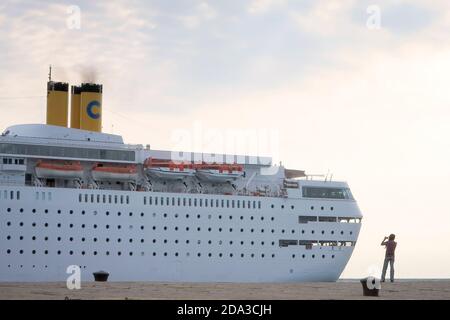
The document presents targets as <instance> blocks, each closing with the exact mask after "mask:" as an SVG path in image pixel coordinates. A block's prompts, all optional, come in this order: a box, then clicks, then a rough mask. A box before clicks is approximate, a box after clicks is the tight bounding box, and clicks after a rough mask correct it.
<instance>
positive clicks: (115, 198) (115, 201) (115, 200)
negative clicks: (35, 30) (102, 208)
mask: <svg viewBox="0 0 450 320" xmlns="http://www.w3.org/2000/svg"><path fill="white" fill-rule="evenodd" d="M117 198H118V197H117V195H115V196H114V203H116V204H117Z"/></svg>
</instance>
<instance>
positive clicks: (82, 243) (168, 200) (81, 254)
mask: <svg viewBox="0 0 450 320" xmlns="http://www.w3.org/2000/svg"><path fill="white" fill-rule="evenodd" d="M150 197H152V202H151V203H150ZM144 198H145V200H144ZM172 198H174V199H173V200H172ZM178 198H181V199H183V198H184V199H188V200H189V198H190V199H191V200H192V201H194V199H195V198H196V199H197V200H198V201H200V199H202V200H203V204H204V203H205V202H206V201H208V202H211V201H212V202H211V203H219V202H221V201H222V200H224V201H225V202H226V200H228V201H230V202H231V201H232V200H234V201H236V202H237V201H238V200H239V201H245V202H246V203H247V204H249V202H248V201H250V204H251V208H248V205H246V207H245V208H243V207H242V206H241V207H240V208H233V209H231V208H223V207H210V206H208V207H205V206H204V205H203V206H202V207H199V206H197V207H193V206H191V207H189V206H182V205H178V203H181V204H182V203H183V202H182V200H181V202H178ZM105 199H106V203H104V201H105ZM109 199H112V202H117V203H111V204H110V203H108V202H109ZM156 199H159V201H158V202H156ZM216 201H217V202H216ZM253 201H255V202H256V207H255V208H253ZM272 205H273V206H274V207H273V208H272ZM291 206H294V209H292V207H291ZM312 206H314V207H315V208H320V207H321V206H323V207H324V210H323V211H321V210H320V211H319V212H311V211H310V208H311V207H312ZM331 207H333V211H331V210H330V208H331ZM282 208H283V209H282ZM316 210H317V209H316ZM0 211H1V212H0V226H1V227H0V228H1V236H2V241H1V242H0V252H1V261H0V281H65V280H66V279H67V277H68V276H69V275H68V274H66V269H67V267H68V266H70V265H78V266H80V267H81V272H82V280H83V281H92V280H93V276H92V273H93V272H95V271H99V270H105V271H107V272H109V273H110V280H111V281H183V282H190V281H195V282H197V281H212V282H291V281H336V280H337V279H338V278H339V276H340V274H341V272H342V271H343V269H344V268H345V266H346V264H347V262H348V260H349V258H350V256H351V254H352V251H353V248H354V247H353V246H348V247H347V246H341V247H334V246H333V247H332V246H329V247H327V246H314V247H313V248H312V249H309V250H308V249H306V247H305V246H300V245H297V246H289V247H280V246H279V240H280V239H298V240H300V239H307V240H319V239H324V238H326V239H329V240H342V241H356V239H357V237H358V234H359V230H360V223H339V222H313V223H307V224H300V223H299V221H298V216H299V215H304V214H305V213H310V214H323V213H326V214H327V215H328V216H330V215H333V216H339V215H344V214H345V215H353V216H360V212H359V209H358V207H357V205H356V203H355V202H354V201H339V200H335V201H330V200H320V199H318V200H310V199H289V198H288V199H283V198H265V197H249V196H246V197H244V196H230V195H192V194H191V195H189V194H177V193H155V192H130V191H110V190H75V189H68V188H66V189H63V188H35V187H28V186H26V187H7V186H0ZM230 216H231V219H230ZM241 217H242V218H241ZM313 232H314V233H313Z"/></svg>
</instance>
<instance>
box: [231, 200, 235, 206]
mask: <svg viewBox="0 0 450 320" xmlns="http://www.w3.org/2000/svg"><path fill="white" fill-rule="evenodd" d="M231 207H232V208H234V200H231Z"/></svg>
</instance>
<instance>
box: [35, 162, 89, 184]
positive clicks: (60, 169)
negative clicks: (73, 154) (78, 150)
mask: <svg viewBox="0 0 450 320" xmlns="http://www.w3.org/2000/svg"><path fill="white" fill-rule="evenodd" d="M36 176H37V177H38V178H40V179H65V180H70V179H82V178H83V176H84V170H83V167H82V166H81V164H80V162H77V161H66V162H46V161H38V163H37V164H36Z"/></svg>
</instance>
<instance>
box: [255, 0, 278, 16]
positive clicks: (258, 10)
mask: <svg viewBox="0 0 450 320" xmlns="http://www.w3.org/2000/svg"><path fill="white" fill-rule="evenodd" d="M285 2H286V1H285V0H252V1H251V2H250V5H249V6H248V9H247V10H248V12H249V13H251V14H264V13H267V12H269V11H270V10H271V9H273V8H274V7H277V6H282V5H284V4H285Z"/></svg>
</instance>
